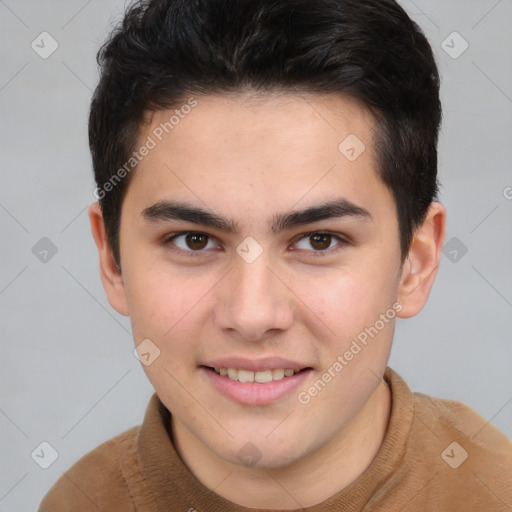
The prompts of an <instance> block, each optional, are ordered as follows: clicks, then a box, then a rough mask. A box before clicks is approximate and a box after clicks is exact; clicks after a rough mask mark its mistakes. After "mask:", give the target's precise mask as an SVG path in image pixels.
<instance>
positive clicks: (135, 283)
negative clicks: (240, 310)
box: [125, 271, 209, 343]
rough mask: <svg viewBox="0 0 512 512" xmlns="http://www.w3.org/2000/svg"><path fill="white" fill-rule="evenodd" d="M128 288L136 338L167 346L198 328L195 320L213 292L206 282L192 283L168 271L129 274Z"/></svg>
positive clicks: (197, 281) (196, 281) (127, 279)
mask: <svg viewBox="0 0 512 512" xmlns="http://www.w3.org/2000/svg"><path fill="white" fill-rule="evenodd" d="M125 285H126V289H127V296H128V302H129V307H130V316H131V321H132V327H133V331H134V335H135V339H136V340H138V339H139V338H140V337H142V338H143V339H144V338H150V339H154V340H156V341H160V342H163V343H168V340H169V339H173V338H175V337H176V336H177V335H178V334H179V335H180V336H181V335H183V334H184V331H185V330H187V331H188V330H190V328H191V327H192V326H193V325H197V322H194V318H196V317H197V315H198V314H200V312H201V299H202V298H203V297H204V296H205V294H206V293H207V292H208V289H209V286H208V281H207V280H206V279H205V280H197V279H194V280H191V279H187V278H186V277H185V276H183V275H180V274H178V273H170V272H168V271H167V272H158V271H155V272H152V271H146V272H139V273H137V274H130V273H128V275H127V278H126V284H125Z"/></svg>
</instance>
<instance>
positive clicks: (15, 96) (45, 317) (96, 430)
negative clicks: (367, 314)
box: [0, 0, 512, 512]
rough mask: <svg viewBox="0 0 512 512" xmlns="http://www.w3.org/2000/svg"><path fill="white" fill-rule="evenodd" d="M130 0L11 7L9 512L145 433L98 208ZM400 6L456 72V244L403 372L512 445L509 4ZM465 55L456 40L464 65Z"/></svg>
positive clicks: (3, 498) (7, 128)
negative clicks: (106, 108)
mask: <svg viewBox="0 0 512 512" xmlns="http://www.w3.org/2000/svg"><path fill="white" fill-rule="evenodd" d="M124 5H125V2H124V1H121V0H108V1H106V0H101V1H100V0H89V1H85V0H67V1H63V0H61V1H50V0H47V1H44V2H43V1H35V0H32V1H29V0H19V1H15V0H0V43H1V52H2V53H1V54H2V66H1V69H0V112H1V124H0V151H1V152H0V154H1V167H2V170H1V187H0V228H1V233H2V241H1V243H0V261H1V265H0V328H1V347H2V353H3V357H2V358H1V359H0V375H1V378H2V382H1V387H0V432H1V436H0V448H1V454H0V460H1V461H2V463H1V471H0V511H9V512H17V511H23V512H26V511H30V510H35V509H36V508H37V505H38V503H39V501H40V499H41V498H42V496H43V495H44V493H45V492H46V491H47V490H48V488H49V487H50V486H51V484H52V483H53V482H54V481H55V480H57V478H58V477H60V475H61V474H62V472H63V471H65V470H66V469H67V468H68V467H69V466H70V465H71V464H72V463H73V462H75V461H76V460H78V458H80V457H81V456H82V455H83V454H85V453H86V452H88V451H90V450H91V449H92V448H94V447H96V446H97V445H98V444H100V443H101V442H103V441H105V440H107V439H109V438H111V437H113V436H114V435H116V434H118V433H120V432H123V431H124V430H127V429H128V428H131V427H132V426H135V425H138V424H140V423H141V421H142V419H143V414H144V411H145V407H146V405H147V401H148V399H149V397H150V395H151V394H152V392H153V390H152V387H151V385H150V384H149V382H148V381H147V379H146V377H145V375H144V373H143V371H142V369H141V367H140V363H139V362H138V361H137V360H136V359H135V357H134V356H133V353H132V351H133V341H132V338H131V334H130V327H129V321H128V320H127V319H126V318H123V317H121V316H120V315H118V314H117V313H116V312H115V311H113V310H112V309H111V308H110V306H109V305H108V302H107V301H106V298H105V294H104V291H103V288H102V286H101V282H100V278H99V273H98V263H97V253H96V249H95V246H94V243H93V240H92V237H91V236H90V230H89V224H88V218H87V213H86V208H87V206H88V205H89V204H90V203H91V202H92V201H93V196H92V192H93V190H94V184H93V179H92V171H91V166H90V156H89V153H88V146H87V132H86V123H87V113H88V108H89V101H90V97H91V92H92V90H93V89H94V87H95V85H96V81H97V68H96V62H95V54H96V51H97V50H98V48H99V45H100V43H101V42H102V41H103V40H104V38H105V37H106V35H107V33H108V31H109V30H110V28H111V26H112V24H113V23H114V22H115V21H116V20H117V19H118V17H119V16H120V14H121V13H122V12H123V10H124ZM402 5H403V6H404V7H405V8H406V10H407V11H408V12H409V13H410V15H411V16H412V17H413V18H414V19H415V20H416V21H417V22H418V23H419V24H420V25H421V26H422V27H423V29H424V30H425V31H426V33H427V36H428V37H429V39H430V41H431V43H432V45H433V47H434V49H435V52H436V54H437V59H438V63H439V67H440V71H441V74H442V76H443V85H442V97H443V102H444V116H445V117H444V126H443V131H442V135H441V143H440V178H441V182H442V185H443V187H442V193H441V201H442V202H443V203H444V204H445V205H446V207H447V209H448V214H449V219H448V233H447V241H448V240H450V239H451V238H453V237H456V238H457V240H455V241H454V242H452V243H455V244H458V246H457V245H454V246H453V247H452V246H450V247H449V248H448V249H447V250H446V253H447V255H443V257H442V263H441V267H440V270H439V274H438V278H437V281H436V284H435V285H434V289H433V291H432V294H431V297H430V300H429V303H428V305H427V306H426V308H425V309H424V311H423V312H422V313H421V314H420V315H419V316H417V317H416V318H414V319H410V320H398V324H397V332H396V340H395V345H394V347H393V351H392V356H391V361H390V365H391V366H392V367H393V368H394V369H395V370H396V371H398V373H399V374H401V375H402V376H403V377H404V378H405V379H406V381H407V382H408V384H409V386H410V387H411V388H412V389H413V390H416V391H421V392H423V393H426V394H430V395H433V396H438V397H444V398H453V399H456V400H460V401H463V402H465V403H467V404H469V405H470V406H471V407H473V408H474V409H475V410H476V411H478V412H479V413H480V414H482V415H483V416H484V417H485V418H486V419H488V420H490V421H491V422H492V423H493V424H494V425H496V426H497V427H498V428H500V429H501V430H503V431H504V432H505V433H506V434H507V435H508V436H509V437H510V436H512V403H511V401H512V386H511V378H510V367H511V361H512V357H511V356H512V345H511V343H510V334H511V332H512V314H511V313H512V272H510V264H511V262H512V229H511V218H512V200H511V199H507V196H508V197H509V198H512V188H507V187H512V172H511V169H512V149H511V141H512V58H511V55H512V32H511V31H510V22H511V20H512V0H501V1H496V0H478V1H476V0H472V1H467V0H450V1H445V0H428V1H427V0H416V1H415V2H412V1H410V0H403V1H402ZM44 31H47V32H49V33H50V34H51V36H52V37H53V38H54V39H55V40H56V41H57V42H58V44H59V47H58V49H57V50H56V51H55V53H53V54H52V55H51V56H50V57H49V58H47V59H43V58H41V57H40V56H39V55H38V54H37V53H36V52H35V51H34V50H33V49H32V48H31V43H32V41H33V40H36V42H37V41H40V38H38V36H39V34H41V32H44ZM454 31H457V32H458V33H460V34H461V36H462V37H463V38H464V39H465V40H466V41H467V42H468V43H469V48H468V49H467V51H465V52H464V53H463V54H462V55H460V56H458V58H453V57H452V56H450V55H448V53H447V52H446V51H445V50H444V49H443V47H442V43H443V41H444V40H445V39H446V38H447V36H449V35H450V34H451V33H452V32H454ZM39 44H40V45H41V43H39ZM462 44H463V42H462V41H461V40H460V39H458V38H457V36H455V37H454V36H451V37H450V38H448V40H447V42H446V43H445V45H449V46H451V47H452V48H449V47H447V49H448V50H449V51H450V52H451V53H452V55H455V54H458V53H459V52H460V50H461V49H462V48H463V46H462ZM45 48H46V49H48V48H49V44H48V42H47V43H45ZM42 237H48V238H49V239H50V240H51V241H52V243H53V244H54V245H55V246H56V248H57V249H58V252H57V253H56V254H55V255H54V256H53V257H51V256H52V253H51V252H50V253H49V254H48V255H47V260H48V261H46V262H44V261H40V259H38V258H37V257H36V255H35V254H34V253H33V252H32V248H33V247H34V246H35V245H36V244H37V243H38V242H39V241H40V239H41V238H42ZM461 244H464V246H465V247H467V249H468V252H467V254H465V255H463V256H462V252H461V251H460V247H462V245H461ZM36 247H39V246H36ZM454 248H455V250H458V253H457V255H458V260H456V261H452V260H453V257H454V256H455V253H453V252H452V254H451V255H450V254H449V252H450V251H453V249H454ZM39 250H41V248H40V249H39ZM36 253H37V251H36ZM43 255H44V253H43V254H38V256H39V257H40V258H41V257H43ZM450 258H451V259H450ZM43 441H46V442H48V443H50V444H51V445H52V446H53V447H54V448H55V450H57V452H58V454H59V457H58V458H57V460H56V461H55V462H54V463H53V464H52V465H51V466H50V467H49V468H48V469H46V470H45V469H42V468H41V467H40V466H39V465H38V464H36V462H34V460H33V459H32V458H31V453H32V452H33V451H34V450H35V449H36V448H37V447H38V446H39V445H40V443H41V442H43ZM39 453H40V452H39ZM47 454H48V450H47V451H46V454H45V457H47V456H48V455H47ZM41 459H42V458H40V460H41Z"/></svg>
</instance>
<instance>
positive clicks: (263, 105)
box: [128, 92, 389, 211]
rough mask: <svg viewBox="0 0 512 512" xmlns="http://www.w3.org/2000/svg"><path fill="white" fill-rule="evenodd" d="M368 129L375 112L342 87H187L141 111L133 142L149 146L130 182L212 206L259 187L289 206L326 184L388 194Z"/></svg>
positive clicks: (248, 196) (320, 193)
mask: <svg viewBox="0 0 512 512" xmlns="http://www.w3.org/2000/svg"><path fill="white" fill-rule="evenodd" d="M374 129H375V122H374V119H373V116H372V115H371V114H370V113H369V112H368V111H367V110H366V109H365V108H363V107H362V106H361V105H360V104H359V103H358V102H357V101H356V100H354V99H351V98H350V97H346V96H341V95H339V94H336V95H334V94H333V95H315V94H293V93H267V94H255V93H249V92H246V93H236V94H229V95H227V94H226V95H221V96H213V95H212V96H194V97H192V96H191V97H190V98H186V99H185V100H184V101H183V103H182V104H181V105H177V106H175V107H173V108H171V109H167V110H160V111H156V112H151V113H149V114H148V115H147V116H146V118H145V124H143V125H142V127H141V130H140V134H139V140H138V146H139V147H141V146H143V145H144V144H147V142H148V141H149V140H151V145H152V149H151V151H149V152H148V154H147V155H146V156H145V157H144V158H143V159H142V161H141V162H140V163H139V165H138V168H137V170H136V172H135V173H134V175H133V176H132V183H131V184H130V187H129V191H128V192H129V193H130V192H131V193H132V194H133V193H135V194H137V195H138V196H140V197H144V196H145V197H147V202H149V201H152V202H153V203H155V202H157V201H158V200H165V199H169V194H170V193H171V194H172V195H173V196H174V197H177V198H178V199H181V200H189V202H190V200H192V201H194V202H196V204H200V203H201V202H203V203H205V202H208V206H209V207H214V206H215V207H216V208H215V209H216V210H217V211H219V210H220V209H221V208H222V207H223V206H225V207H229V206H235V204H236V205H237V206H238V207H239V206H240V204H241V203H244V201H245V203H244V204H245V209H246V210H248V209H251V208H253V207H255V206H256V205H255V204H252V202H253V199H254V198H256V197H257V198H258V201H259V205H260V206H262V207H267V209H269V210H268V211H271V210H273V209H275V208H273V206H274V205H275V204H276V201H279V202H280V203H281V205H283V200H284V201H285V202H286V203H288V204H287V205H288V206H289V207H291V206H292V204H293V203H294V202H295V203H296V202H298V201H301V200H302V198H304V200H306V203H304V204H303V205H302V206H307V200H308V199H309V200H311V201H318V200H319V199H324V200H325V199H326V198H327V197H326V196H328V195H329V193H330V192H332V195H333V197H334V196H335V197H339V196H340V195H349V196H350V199H351V200H354V199H355V200H356V202H357V200H358V199H359V202H361V201H363V200H364V196H367V197H366V202H368V201H371V200H370V197H371V196H373V198H374V199H375V197H376V196H379V194H380V195H383V194H384V195H386V194H387V195H388V196H389V194H388V191H387V188H386V187H384V185H383V183H382V182H381V180H380V178H379V176H378V173H377V160H376V158H375V154H374V147H373V131H374ZM327 199H328V198H327ZM385 199H389V197H386V198H385ZM237 201H238V202H237ZM146 206H148V205H146ZM283 206H284V205H283Z"/></svg>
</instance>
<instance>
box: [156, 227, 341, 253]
mask: <svg viewBox="0 0 512 512" xmlns="http://www.w3.org/2000/svg"><path fill="white" fill-rule="evenodd" d="M186 235H204V236H206V237H207V238H208V242H209V241H210V240H212V239H214V238H215V237H213V236H211V235H208V234H207V233H203V232H202V231H180V232H177V233H172V234H170V235H168V236H166V237H165V238H164V240H163V245H169V244H170V243H171V242H173V241H174V240H176V239H177V238H179V237H182V236H186ZM312 235H328V236H331V237H332V238H333V239H336V240H337V241H338V242H339V245H338V247H337V248H335V249H332V248H330V249H325V250H319V251H316V250H311V251H306V252H310V253H312V254H313V255H314V256H315V257H322V256H326V255H327V254H332V253H335V252H338V251H340V250H342V249H343V247H344V246H346V245H348V244H349V243H350V242H349V241H348V240H347V239H346V238H344V237H342V236H340V235H337V234H336V233H332V232H330V231H311V232H309V233H304V234H303V235H301V236H300V238H298V240H297V242H294V243H298V242H300V241H301V240H304V239H305V238H309V237H311V236H312ZM171 250H172V251H173V252H175V253H179V254H182V255H184V256H185V257H189V258H195V257H198V256H200V255H201V254H202V253H204V252H206V251H205V250H204V249H201V250H197V251H193V250H189V251H184V250H182V249H179V248H178V249H174V248H173V249H171Z"/></svg>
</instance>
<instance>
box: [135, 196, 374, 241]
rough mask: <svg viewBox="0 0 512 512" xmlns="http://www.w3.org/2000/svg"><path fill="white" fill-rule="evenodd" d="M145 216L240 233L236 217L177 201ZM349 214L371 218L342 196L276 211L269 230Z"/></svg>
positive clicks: (160, 205) (145, 212)
mask: <svg viewBox="0 0 512 512" xmlns="http://www.w3.org/2000/svg"><path fill="white" fill-rule="evenodd" d="M142 217H143V218H144V219H145V220H146V221H148V222H158V221H170V220H183V221H187V222H192V223H194V224H200V225H202V226H208V227H211V228H216V229H218V230H219V231H223V232H225V233H233V234H236V233H238V228H239V224H238V222H237V221H235V220H233V219H228V218H226V217H223V216H221V215H218V214H215V213H211V212H209V211H208V210H206V209H204V208H202V207H198V206H194V205H190V204H186V203H182V202H177V201H159V202H158V203H156V204H154V205H153V206H150V207H148V208H145V209H144V210H143V211H142ZM347 217H348V218H359V219H366V220H371V219H372V216H371V214H370V212H369V211H368V210H366V209H365V208H362V207H361V206H357V205H355V204H354V203H352V202H350V201H348V200H347V199H344V198H340V199H336V200H333V201H327V202H324V203H321V204H318V205H313V206H309V207H308V208H306V209H304V210H299V211H290V212H287V213H281V214H275V215H274V216H273V217H272V219H271V221H270V229H271V230H272V231H273V232H274V233H279V232H281V231H285V230H287V229H291V228H294V227H298V226H302V225H306V224H311V223H314V222H318V221H321V220H327V219H340V218H347Z"/></svg>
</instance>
